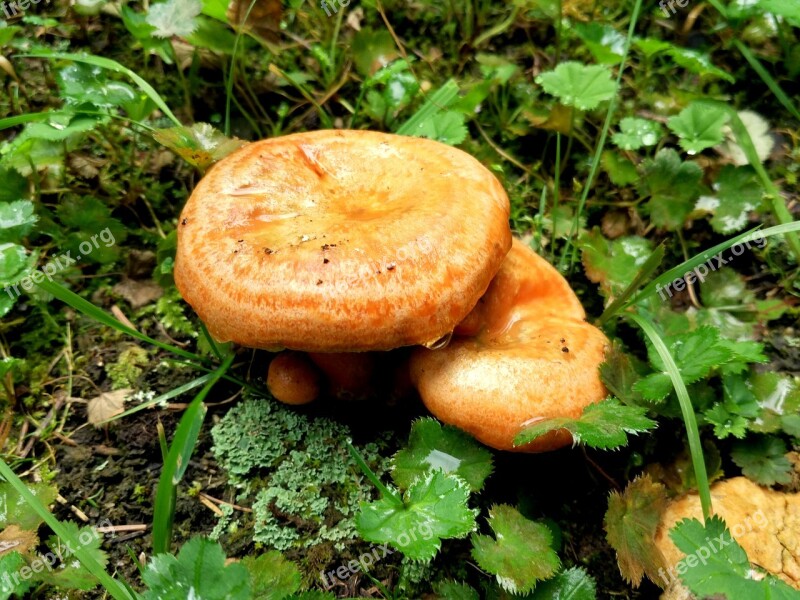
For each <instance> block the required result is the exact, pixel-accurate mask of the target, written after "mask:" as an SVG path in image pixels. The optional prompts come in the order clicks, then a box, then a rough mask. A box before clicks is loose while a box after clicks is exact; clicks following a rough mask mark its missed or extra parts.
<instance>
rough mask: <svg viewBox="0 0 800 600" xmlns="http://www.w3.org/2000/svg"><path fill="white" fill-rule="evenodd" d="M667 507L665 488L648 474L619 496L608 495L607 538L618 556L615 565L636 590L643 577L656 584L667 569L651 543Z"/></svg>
mask: <svg viewBox="0 0 800 600" xmlns="http://www.w3.org/2000/svg"><path fill="white" fill-rule="evenodd" d="M666 505H667V493H666V489H665V488H664V486H663V485H661V484H660V483H655V482H654V481H653V480H652V479H651V478H650V476H649V475H641V476H639V477H637V478H636V479H634V480H633V481H632V482H630V483H629V484H628V486H627V487H626V488H625V491H623V492H622V493H619V492H611V495H610V496H609V498H608V510H607V511H606V515H605V519H604V522H603V523H604V527H605V530H606V539H607V540H608V543H609V544H611V547H612V548H614V550H615V551H616V553H617V564H618V565H619V570H620V573H622V576H623V577H624V578H625V580H626V581H628V582H629V583H632V584H633V585H634V587H638V586H639V584H640V583H641V582H642V578H643V577H644V575H645V574H646V575H647V576H648V577H649V578H650V579H651V580H653V581H658V571H659V569H663V568H664V567H665V566H666V561H665V559H664V556H663V555H662V554H661V551H660V550H659V549H658V548H657V547H656V545H655V544H654V543H653V538H654V537H655V534H656V531H657V530H658V526H659V524H660V523H661V515H662V513H663V512H664V509H665V508H666Z"/></svg>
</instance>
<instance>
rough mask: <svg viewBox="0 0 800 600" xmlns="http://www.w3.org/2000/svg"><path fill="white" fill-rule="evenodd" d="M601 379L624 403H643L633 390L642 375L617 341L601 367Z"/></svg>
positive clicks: (607, 353)
mask: <svg viewBox="0 0 800 600" xmlns="http://www.w3.org/2000/svg"><path fill="white" fill-rule="evenodd" d="M600 378H601V379H602V380H603V383H604V384H605V386H606V388H607V389H608V391H609V392H611V394H612V395H613V396H616V397H617V398H619V399H620V400H621V401H622V402H623V403H625V404H633V405H639V404H640V403H641V402H642V395H641V394H640V393H639V392H637V391H636V390H634V389H633V385H634V384H635V383H636V382H637V381H638V380H639V379H640V378H641V374H640V373H639V372H638V371H637V369H636V366H635V365H634V362H633V360H632V359H631V357H630V356H629V355H628V354H626V353H625V352H624V351H623V350H622V346H621V344H620V342H619V341H617V340H613V341H612V342H611V348H610V349H609V350H607V351H606V360H605V362H603V363H602V364H601V365H600Z"/></svg>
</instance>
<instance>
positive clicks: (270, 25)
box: [227, 0, 283, 43]
mask: <svg viewBox="0 0 800 600" xmlns="http://www.w3.org/2000/svg"><path fill="white" fill-rule="evenodd" d="M249 8H250V1H249V0H231V3H230V4H228V12H227V16H228V21H229V22H230V24H231V25H233V26H234V27H242V28H243V29H244V30H245V31H248V32H250V33H252V34H253V35H255V36H257V37H259V38H261V39H263V40H265V41H268V42H272V43H275V42H277V41H278V39H279V32H280V25H281V16H282V15H283V5H282V3H281V0H255V4H254V5H253V9H252V10H251V11H250V14H249V15H248V16H247V23H243V21H244V18H245V15H247V10H248V9H249Z"/></svg>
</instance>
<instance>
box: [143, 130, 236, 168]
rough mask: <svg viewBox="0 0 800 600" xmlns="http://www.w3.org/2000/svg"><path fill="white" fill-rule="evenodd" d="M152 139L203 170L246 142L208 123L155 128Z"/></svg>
mask: <svg viewBox="0 0 800 600" xmlns="http://www.w3.org/2000/svg"><path fill="white" fill-rule="evenodd" d="M152 135H153V139H155V140H156V141H157V142H158V143H159V144H161V145H163V146H166V147H167V148H169V149H170V150H172V151H173V152H175V153H176V154H177V155H178V156H180V157H181V158H183V159H184V160H185V161H186V162H188V163H189V164H190V165H193V166H195V167H197V168H199V169H201V170H205V169H207V168H208V167H210V166H211V165H213V164H214V163H215V162H217V161H218V160H220V159H223V158H225V157H226V156H228V154H230V153H231V152H233V151H234V150H237V149H239V148H241V147H242V146H244V145H245V144H246V142H245V141H244V140H240V139H238V138H229V137H227V136H225V135H224V134H223V133H222V132H221V131H219V130H218V129H215V128H214V127H213V126H212V125H209V124H208V123H195V124H194V125H192V126H191V127H170V128H169V129H156V130H155V131H153V133H152Z"/></svg>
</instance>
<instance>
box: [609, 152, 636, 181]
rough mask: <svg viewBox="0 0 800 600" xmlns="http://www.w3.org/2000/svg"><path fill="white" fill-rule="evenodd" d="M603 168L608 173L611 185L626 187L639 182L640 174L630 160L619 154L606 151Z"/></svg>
mask: <svg viewBox="0 0 800 600" xmlns="http://www.w3.org/2000/svg"><path fill="white" fill-rule="evenodd" d="M602 160H603V168H604V169H605V170H606V173H608V178H609V179H610V180H611V183H613V184H614V185H618V186H626V185H630V184H632V183H636V182H637V181H638V180H639V172H638V171H637V170H636V165H634V164H633V163H632V162H631V161H630V160H628V159H627V158H625V157H624V156H621V155H620V153H619V152H613V151H611V150H606V151H605V152H603V159H602Z"/></svg>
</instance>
